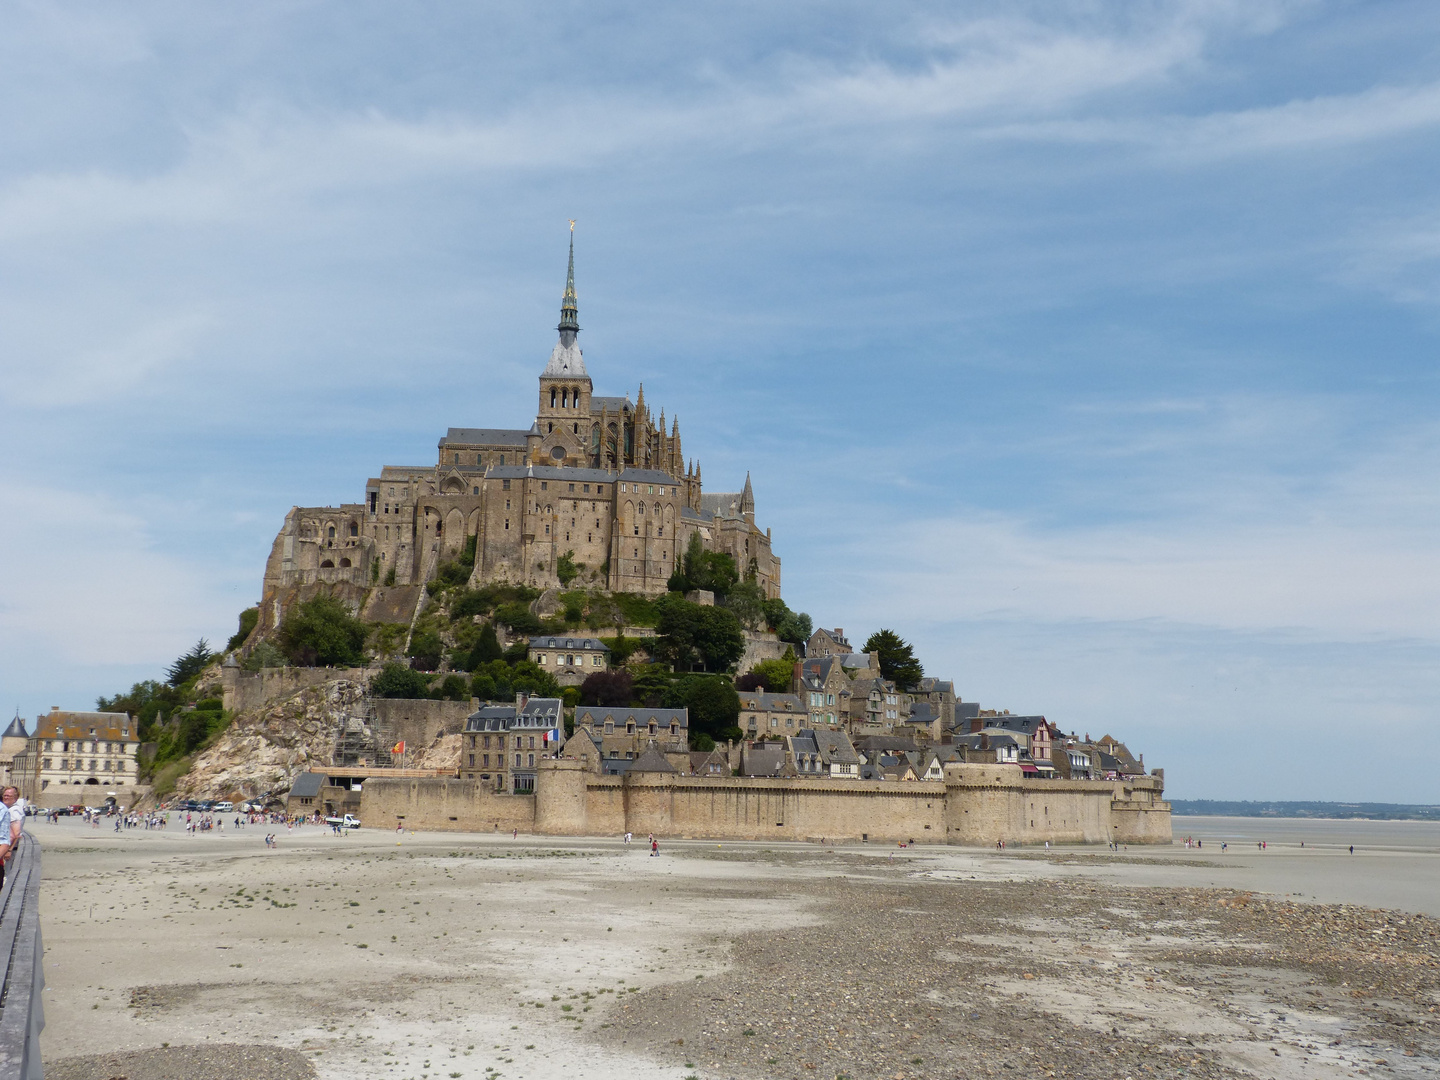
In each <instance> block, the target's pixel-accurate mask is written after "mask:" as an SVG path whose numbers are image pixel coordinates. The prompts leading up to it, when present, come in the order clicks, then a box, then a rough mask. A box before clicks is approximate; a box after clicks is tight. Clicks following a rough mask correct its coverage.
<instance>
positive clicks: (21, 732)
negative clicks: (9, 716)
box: [0, 713, 30, 739]
mask: <svg viewBox="0 0 1440 1080" xmlns="http://www.w3.org/2000/svg"><path fill="white" fill-rule="evenodd" d="M28 738H30V733H29V732H28V731H26V730H25V721H24V720H21V719H20V715H19V714H18V713H17V714H16V715H15V719H14V720H11V721H10V726H9V727H7V728H6V729H5V734H4V735H0V739H28Z"/></svg>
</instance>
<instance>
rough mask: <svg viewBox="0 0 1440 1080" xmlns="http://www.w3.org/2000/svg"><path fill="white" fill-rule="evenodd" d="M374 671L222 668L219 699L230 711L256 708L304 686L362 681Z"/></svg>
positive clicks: (365, 680) (369, 677) (351, 669)
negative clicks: (343, 680)
mask: <svg viewBox="0 0 1440 1080" xmlns="http://www.w3.org/2000/svg"><path fill="white" fill-rule="evenodd" d="M374 674H375V671H374V670H373V669H371V668H308V667H276V668H261V669H260V670H259V671H245V670H244V669H242V668H235V667H227V668H221V669H220V682H221V686H222V688H223V689H222V696H221V699H220V700H221V704H223V705H224V706H225V708H227V709H229V710H231V711H232V712H240V711H242V710H245V709H258V708H261V707H263V706H265V705H268V704H270V702H272V701H278V700H279V699H280V698H283V697H287V696H289V695H290V694H293V693H295V691H297V690H304V689H305V688H306V687H310V686H320V685H323V684H324V683H327V682H331V681H333V680H335V679H348V680H350V681H351V682H357V683H362V684H365V683H369V681H370V679H371V677H372V676H373V675H374Z"/></svg>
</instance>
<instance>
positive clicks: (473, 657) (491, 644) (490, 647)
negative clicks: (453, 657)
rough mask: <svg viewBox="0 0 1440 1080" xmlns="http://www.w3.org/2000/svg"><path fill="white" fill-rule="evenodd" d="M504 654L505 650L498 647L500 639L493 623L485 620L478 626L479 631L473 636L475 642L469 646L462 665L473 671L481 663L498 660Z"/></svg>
mask: <svg viewBox="0 0 1440 1080" xmlns="http://www.w3.org/2000/svg"><path fill="white" fill-rule="evenodd" d="M504 655H505V650H504V649H502V648H501V647H500V639H499V638H498V637H497V636H496V635H495V624H494V623H492V622H487V623H486V624H485V625H484V626H482V627H481V628H480V633H479V634H478V635H477V636H476V638H475V644H474V645H472V646H471V647H470V652H469V655H467V656H466V657H465V663H464V665H463V666H464V668H465V670H466V671H474V670H475V669H476V668H478V667H479V666H480V665H481V664H488V663H489V662H490V661H491V660H499V659H500V658H501V657H502V656H504Z"/></svg>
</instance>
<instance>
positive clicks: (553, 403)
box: [550, 386, 555, 409]
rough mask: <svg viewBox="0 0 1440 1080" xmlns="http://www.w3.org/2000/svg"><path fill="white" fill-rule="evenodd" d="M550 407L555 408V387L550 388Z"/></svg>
mask: <svg viewBox="0 0 1440 1080" xmlns="http://www.w3.org/2000/svg"><path fill="white" fill-rule="evenodd" d="M550 407H551V408H552V409H553V408H554V407H555V388H554V387H553V386H552V387H551V388H550Z"/></svg>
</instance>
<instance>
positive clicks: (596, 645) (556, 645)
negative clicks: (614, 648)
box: [530, 637, 610, 653]
mask: <svg viewBox="0 0 1440 1080" xmlns="http://www.w3.org/2000/svg"><path fill="white" fill-rule="evenodd" d="M530 648H532V649H603V650H604V651H605V652H607V653H608V652H609V651H610V646H609V645H606V644H605V643H604V642H603V641H601V640H600V639H599V638H593V637H582V638H574V637H532V638H531V639H530Z"/></svg>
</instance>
